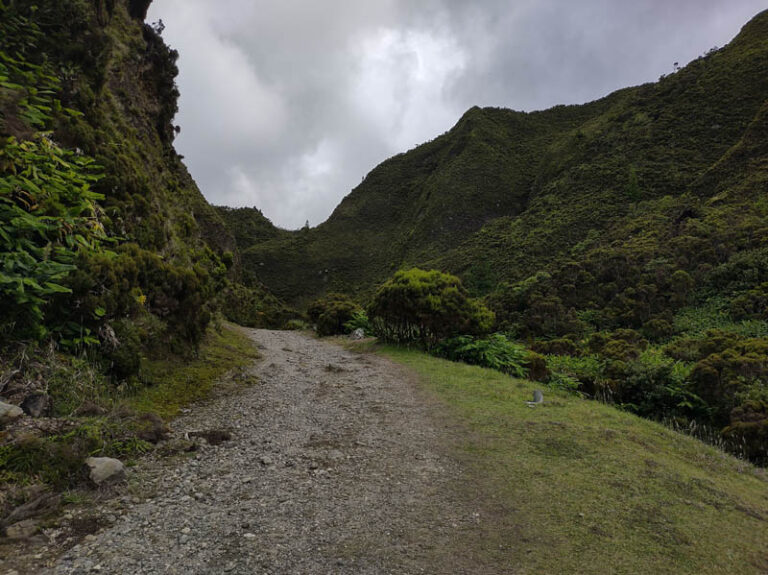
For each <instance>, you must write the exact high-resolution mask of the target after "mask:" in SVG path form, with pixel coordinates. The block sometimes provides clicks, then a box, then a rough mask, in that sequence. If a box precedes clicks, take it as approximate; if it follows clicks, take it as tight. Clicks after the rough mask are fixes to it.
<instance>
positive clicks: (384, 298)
mask: <svg viewBox="0 0 768 575" xmlns="http://www.w3.org/2000/svg"><path fill="white" fill-rule="evenodd" d="M369 316H370V317H371V320H372V322H373V327H374V331H375V332H376V335H377V336H378V337H380V338H381V339H383V340H385V341H390V342H401V343H414V342H418V343H420V344H421V345H423V346H424V347H425V348H427V349H430V348H432V347H434V346H435V345H436V344H437V342H438V341H440V340H441V339H444V338H447V337H452V336H456V335H459V334H462V335H482V334H484V333H488V331H490V329H491V327H492V325H493V322H494V315H493V313H492V312H491V311H490V310H488V309H487V308H486V307H485V306H484V305H483V304H481V303H480V302H479V301H477V300H475V299H473V298H471V297H469V295H468V293H467V290H466V289H465V288H464V286H463V285H462V284H461V280H459V278H457V277H455V276H452V275H449V274H444V273H441V272H439V271H437V270H431V271H424V270H421V269H418V268H413V269H410V270H407V271H405V270H403V271H399V272H397V273H396V274H395V275H394V276H393V277H392V278H391V279H390V280H389V281H387V282H386V283H385V284H384V285H382V286H381V287H380V288H379V289H378V291H377V292H376V294H375V295H374V297H373V302H372V303H371V305H370V308H369Z"/></svg>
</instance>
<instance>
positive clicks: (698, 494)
mask: <svg viewBox="0 0 768 575" xmlns="http://www.w3.org/2000/svg"><path fill="white" fill-rule="evenodd" d="M378 351H379V353H383V354H384V355H386V356H387V357H389V358H391V359H394V360H395V361H397V362H399V363H402V364H403V365H405V366H407V367H408V368H410V369H411V370H413V371H415V372H416V373H417V374H418V377H419V380H420V383H421V386H422V387H423V388H424V389H425V390H426V391H427V393H429V395H430V396H431V397H433V398H434V399H435V400H436V401H438V402H439V403H440V404H442V405H445V406H447V407H448V408H449V410H450V411H449V412H450V414H451V416H452V418H455V421H458V422H461V424H462V425H463V426H464V428H463V429H464V430H465V431H464V433H462V435H461V438H460V439H459V440H457V445H456V449H457V451H458V452H459V453H460V454H461V455H460V457H461V460H462V462H463V463H464V464H465V466H466V468H467V469H468V470H469V471H468V473H469V477H464V478H462V479H461V480H459V481H458V482H457V483H459V485H463V487H460V489H464V490H465V491H468V493H466V497H467V499H468V500H471V501H474V502H475V505H474V506H473V508H472V511H473V512H474V513H475V514H476V515H475V516H476V518H477V519H476V521H477V523H478V525H480V528H479V529H477V530H471V531H470V532H468V533H465V532H461V533H459V534H457V539H460V542H461V543H460V544H461V546H462V554H463V556H464V560H465V563H463V564H461V565H458V566H457V568H456V570H457V571H459V572H460V571H461V570H462V569H461V568H462V567H463V568H466V570H467V571H469V572H471V571H472V570H479V571H480V572H488V573H492V572H497V570H498V569H499V566H500V565H504V566H507V567H506V568H507V569H508V571H509V572H513V573H582V574H587V573H627V574H630V573H670V574H682V573H691V574H699V573H707V574H723V575H730V574H731V573H744V574H747V573H755V574H757V573H765V571H766V569H768V555H766V548H765V541H766V538H768V522H766V518H768V489H766V487H768V476H766V473H765V470H764V469H756V468H754V467H752V466H751V465H749V464H745V463H744V462H742V461H739V460H737V459H735V458H733V457H730V456H728V455H725V454H724V453H722V452H720V451H718V450H716V449H715V448H712V447H708V446H706V445H704V444H702V443H701V442H699V441H695V440H693V439H691V438H686V437H682V436H680V435H679V434H677V433H674V432H673V431H671V430H669V429H668V428H665V427H664V426H661V425H658V424H655V423H652V422H649V421H644V420H642V419H640V418H638V417H635V416H633V415H630V414H627V413H621V412H619V411H617V410H615V409H612V408H610V407H607V406H604V405H600V404H598V403H596V402H592V401H585V400H582V399H578V398H575V397H573V396H572V395H570V394H566V393H563V392H557V391H551V390H549V391H546V390H545V392H544V394H545V403H544V404H542V405H539V406H537V407H535V408H530V407H528V406H527V405H526V403H525V402H526V401H529V400H530V399H531V396H532V392H533V390H534V389H536V387H537V386H536V385H534V384H531V383H530V382H526V381H519V380H515V379H513V378H511V377H509V376H507V375H503V374H500V373H498V372H495V371H491V370H487V369H486V370H484V369H480V368H478V367H474V366H466V365H464V366H462V365H457V364H455V363H449V362H446V361H444V360H439V359H435V358H430V357H427V356H425V355H423V354H421V353H419V352H417V351H413V350H405V349H402V348H383V349H379V350H378ZM452 425H455V423H452ZM481 502H485V503H481Z"/></svg>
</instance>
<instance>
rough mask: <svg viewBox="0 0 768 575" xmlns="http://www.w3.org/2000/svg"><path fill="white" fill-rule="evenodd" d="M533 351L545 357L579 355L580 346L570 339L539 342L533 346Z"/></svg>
mask: <svg viewBox="0 0 768 575" xmlns="http://www.w3.org/2000/svg"><path fill="white" fill-rule="evenodd" d="M531 349H532V350H533V351H536V352H538V353H543V354H544V355H579V352H580V350H579V346H578V345H576V342H575V341H573V340H572V339H569V338H560V339H550V340H547V341H537V342H534V343H533V344H531Z"/></svg>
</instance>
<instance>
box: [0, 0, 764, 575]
mask: <svg viewBox="0 0 768 575" xmlns="http://www.w3.org/2000/svg"><path fill="white" fill-rule="evenodd" d="M150 3H151V0H65V1H53V0H37V1H35V2H32V1H31V0H30V1H27V0H0V296H1V297H0V572H3V573H9V574H10V573H15V574H20V573H91V572H102V573H181V572H184V573H211V572H226V573H243V574H245V573H257V572H265V573H446V574H447V573H478V574H479V573H483V574H485V573H595V574H598V573H722V574H731V573H765V572H766V571H768V554H766V546H765V542H766V541H767V540H768V475H766V470H765V465H766V464H768V12H762V13H760V14H757V15H756V16H755V17H754V18H753V19H752V20H750V21H749V22H747V23H746V24H745V25H744V27H743V28H742V30H741V31H740V32H739V34H738V35H736V37H735V38H734V39H733V40H732V41H731V42H730V43H728V44H727V45H726V46H724V47H723V48H719V49H713V50H711V51H709V52H707V53H705V54H702V55H701V56H700V57H699V58H697V59H695V60H693V61H692V62H690V63H689V64H688V65H686V66H684V67H682V68H680V69H676V70H675V72H674V73H672V74H669V75H665V76H663V77H661V78H660V79H659V81H658V82H654V83H649V84H644V85H641V86H635V87H630V88H626V89H622V90H619V91H618V92H615V93H613V94H610V95H607V96H606V97H604V98H602V99H599V100H596V101H594V102H590V103H586V104H583V105H572V106H557V107H554V108H551V109H548V110H543V111H539V112H532V113H525V112H517V111H513V110H508V109H500V108H478V107H475V108H472V109H470V110H468V111H467V112H466V113H465V114H464V115H463V116H462V117H461V118H460V119H458V122H457V124H456V125H455V126H454V127H453V128H452V129H451V130H449V131H448V132H446V133H445V134H442V135H438V136H436V137H435V138H434V139H433V140H431V141H429V142H426V143H424V144H422V145H420V146H417V147H416V148H414V149H412V150H410V151H406V152H404V153H401V154H399V155H397V156H395V157H393V158H390V159H388V160H386V161H385V162H383V163H382V164H381V165H379V166H378V167H376V168H375V169H374V170H372V171H371V172H370V173H369V174H368V175H367V176H366V177H365V178H364V180H363V182H362V183H361V184H360V185H359V186H358V187H357V188H355V189H354V190H353V191H352V192H351V193H350V194H349V195H348V196H347V197H346V198H344V200H343V201H342V202H341V204H340V205H339V206H338V207H337V208H336V210H335V211H334V212H333V214H332V215H331V217H330V218H329V219H328V220H327V221H326V222H324V223H322V224H321V225H319V226H317V227H313V228H310V227H306V228H304V229H301V230H296V231H288V230H284V229H280V228H278V227H276V226H274V225H273V224H272V223H271V222H270V221H269V220H268V219H267V218H266V217H265V216H264V215H263V214H262V212H261V211H260V210H259V209H258V206H257V207H254V208H241V209H235V208H228V207H218V206H212V205H210V204H209V203H208V202H207V201H206V199H205V198H204V197H203V195H202V193H201V192H200V190H199V189H198V187H197V185H196V183H195V181H194V180H193V178H192V177H191V175H190V174H189V172H188V170H187V168H186V166H185V164H184V162H183V158H182V157H181V156H180V155H179V154H178V153H177V152H176V149H175V148H174V138H175V136H176V134H177V132H178V131H177V129H176V127H175V126H174V123H173V122H174V118H175V116H176V114H177V112H178V98H179V95H180V94H179V90H178V87H177V85H176V77H177V74H178V66H177V61H178V57H179V54H178V52H176V51H175V50H173V49H172V48H170V47H169V46H168V45H167V44H166V43H165V41H164V39H163V36H162V33H163V27H162V26H161V25H158V24H154V25H153V24H149V23H147V22H146V18H147V10H148V8H149V5H150ZM536 398H538V399H536Z"/></svg>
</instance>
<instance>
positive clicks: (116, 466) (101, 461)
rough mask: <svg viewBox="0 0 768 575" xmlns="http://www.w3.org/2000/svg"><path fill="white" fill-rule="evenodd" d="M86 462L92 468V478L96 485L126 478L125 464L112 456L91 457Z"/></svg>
mask: <svg viewBox="0 0 768 575" xmlns="http://www.w3.org/2000/svg"><path fill="white" fill-rule="evenodd" d="M85 464H86V465H87V466H88V467H89V468H90V470H91V474H90V478H91V481H93V482H94V483H95V484H96V485H98V486H100V485H104V484H107V483H117V482H119V481H123V480H124V479H125V465H123V463H122V462H121V461H120V460H118V459H112V458H111V457H89V458H88V459H86V460H85Z"/></svg>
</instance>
